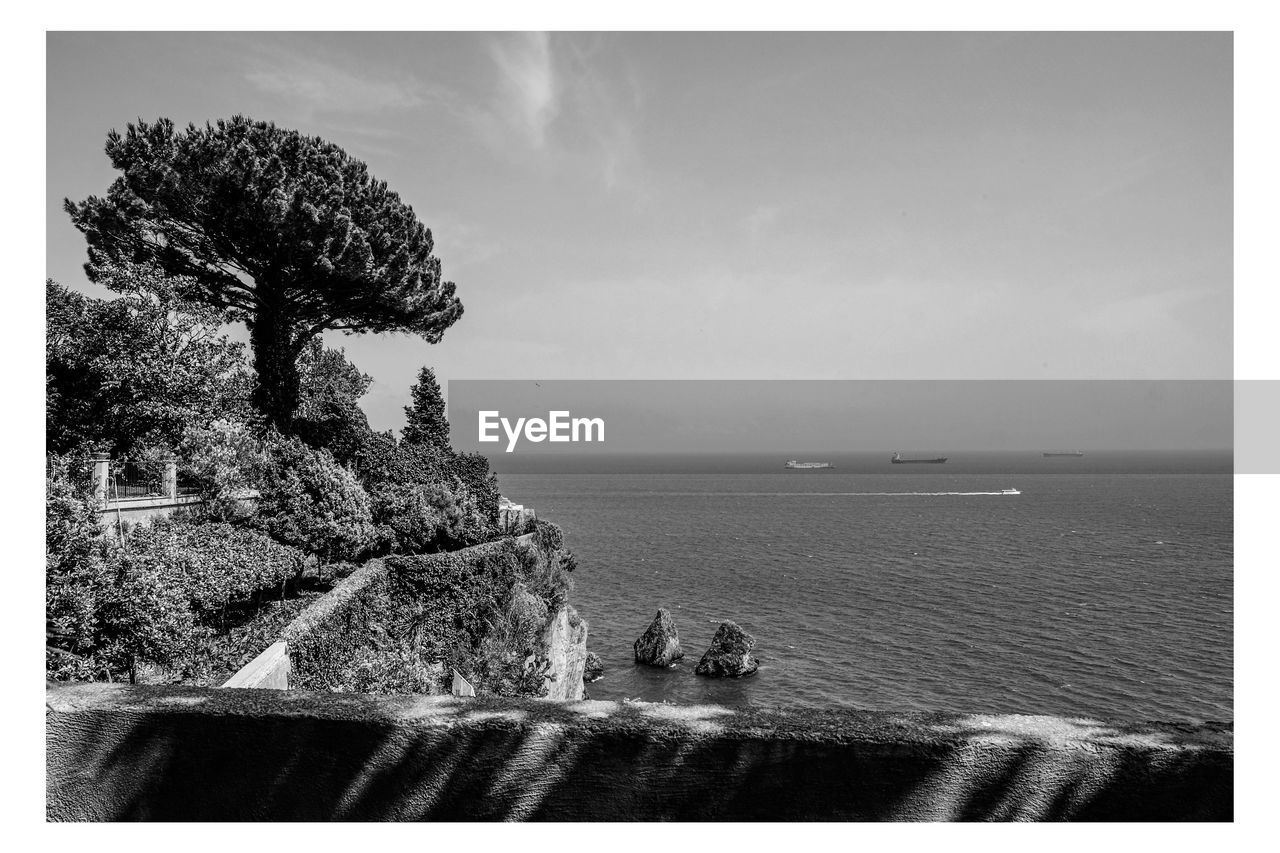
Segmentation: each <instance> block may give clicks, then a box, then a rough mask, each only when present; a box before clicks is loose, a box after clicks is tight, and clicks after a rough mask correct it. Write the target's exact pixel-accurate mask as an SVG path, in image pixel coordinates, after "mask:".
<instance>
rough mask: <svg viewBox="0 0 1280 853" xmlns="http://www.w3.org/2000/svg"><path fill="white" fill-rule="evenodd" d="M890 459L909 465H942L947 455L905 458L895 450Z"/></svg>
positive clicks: (898, 463)
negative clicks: (927, 457)
mask: <svg viewBox="0 0 1280 853" xmlns="http://www.w3.org/2000/svg"><path fill="white" fill-rule="evenodd" d="M889 461H890V462H892V463H893V464H894V465H909V464H920V465H941V464H942V463H943V462H946V461H947V457H945V456H937V457H935V458H933V459H903V458H902V454H901V453H899V452H898V451H896V450H895V451H893V456H891V457H889Z"/></svg>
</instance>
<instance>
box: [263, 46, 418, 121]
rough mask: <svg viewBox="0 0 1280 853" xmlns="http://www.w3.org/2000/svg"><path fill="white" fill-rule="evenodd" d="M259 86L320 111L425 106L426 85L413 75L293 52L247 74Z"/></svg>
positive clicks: (373, 109) (352, 110) (357, 110)
mask: <svg viewBox="0 0 1280 853" xmlns="http://www.w3.org/2000/svg"><path fill="white" fill-rule="evenodd" d="M245 79H246V80H248V82H249V83H250V84H251V85H253V86H254V87H256V88H257V89H258V90H260V91H262V92H265V93H266V94H269V95H274V96H277V97H280V98H285V99H288V100H290V101H293V102H294V103H298V104H301V105H304V106H306V107H308V108H309V109H311V110H314V111H316V112H379V111H382V110H391V109H405V108H412V107H418V106H421V105H422V104H423V103H424V102H425V100H426V99H425V98H424V94H425V93H426V90H425V89H424V87H422V86H420V85H418V84H417V82H416V81H414V80H412V79H409V78H401V79H391V78H377V77H373V76H367V75H360V74H355V73H353V72H351V71H348V70H346V69H344V68H340V67H338V66H335V65H331V64H329V63H326V62H323V61H320V60H315V59H310V58H307V57H300V56H291V57H287V58H285V59H283V60H280V61H276V62H274V63H271V64H264V65H262V66H260V67H258V68H255V69H253V70H251V71H249V72H247V73H246V74H245Z"/></svg>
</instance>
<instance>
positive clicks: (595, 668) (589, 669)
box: [582, 652, 604, 684]
mask: <svg viewBox="0 0 1280 853" xmlns="http://www.w3.org/2000/svg"><path fill="white" fill-rule="evenodd" d="M603 677H604V661H602V660H600V655H598V654H596V653H595V652H587V663H586V665H585V666H583V668H582V681H583V683H584V684H590V683H591V682H593V681H599V680H600V679H601V678H603Z"/></svg>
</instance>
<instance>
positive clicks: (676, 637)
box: [634, 607, 684, 667]
mask: <svg viewBox="0 0 1280 853" xmlns="http://www.w3.org/2000/svg"><path fill="white" fill-rule="evenodd" d="M634 649H635V654H636V663H642V664H645V665H646V666H663V667H666V666H671V665H672V664H673V663H675V662H676V661H678V660H680V658H682V657H684V650H683V649H681V648H680V634H679V632H677V631H676V623H675V620H674V619H672V618H671V611H670V610H667V608H665V607H660V608H658V615H657V616H655V617H653V621H652V622H650V623H649V627H648V628H647V629H645V632H644V633H643V634H641V635H640V637H639V638H638V639H637V640H636V642H635V646H634Z"/></svg>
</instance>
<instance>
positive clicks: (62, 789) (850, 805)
mask: <svg viewBox="0 0 1280 853" xmlns="http://www.w3.org/2000/svg"><path fill="white" fill-rule="evenodd" d="M47 734H48V741H47V743H48V746H47V755H46V763H47V804H46V807H47V813H48V817H49V819H51V820H734V821H742V820H1231V819H1232V764H1233V758H1232V736H1231V727H1230V726H1229V725H1220V724H1207V725H1204V726H1174V725H1164V724H1149V725H1135V726H1108V725H1105V724H1101V723H1097V722H1093V721H1083V720H1066V719H1059V718H1049V717H1014V716H1008V717H982V716H965V715H921V714H901V715H898V714H887V713H871V712H844V711H818V712H811V711H795V712H764V711H732V710H729V709H725V708H720V707H716V706H673V705H651V704H644V703H613V702H575V703H564V704H562V703H550V702H538V701H523V702H522V701H513V700H481V699H458V698H454V697H392V696H364V695H353V694H310V693H299V692H288V693H283V692H279V691H265V690H235V691H229V690H205V689H198V688H159V687H128V686H124V685H104V684H84V685H50V686H49V688H48V690H47Z"/></svg>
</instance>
